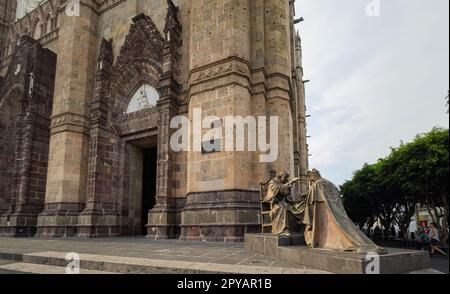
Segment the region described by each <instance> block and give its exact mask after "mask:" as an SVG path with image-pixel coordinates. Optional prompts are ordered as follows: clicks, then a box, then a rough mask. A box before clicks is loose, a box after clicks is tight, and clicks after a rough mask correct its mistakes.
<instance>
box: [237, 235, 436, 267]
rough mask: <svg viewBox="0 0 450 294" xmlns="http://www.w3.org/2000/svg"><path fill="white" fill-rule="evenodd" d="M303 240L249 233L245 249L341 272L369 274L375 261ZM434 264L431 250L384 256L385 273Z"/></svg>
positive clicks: (382, 263)
mask: <svg viewBox="0 0 450 294" xmlns="http://www.w3.org/2000/svg"><path fill="white" fill-rule="evenodd" d="M302 239H303V238H300V237H299V236H292V237H278V236H274V235H263V234H247V235H245V250H246V251H247V252H252V253H257V254H262V255H266V256H268V257H270V258H276V259H278V260H280V261H287V262H292V263H295V264H298V265H299V266H306V267H311V268H315V269H319V270H324V271H328V272H332V273H337V274H366V273H367V272H366V268H367V267H368V265H369V264H370V263H371V262H372V261H373V259H370V258H368V259H367V260H366V255H365V254H359V253H352V252H337V251H330V250H323V249H311V248H308V247H307V246H306V245H304V240H303V241H302ZM302 243H303V244H302ZM430 267H431V264H430V258H429V256H428V253H427V252H422V251H413V250H401V249H388V254H386V255H381V256H380V273H381V274H401V273H408V272H413V271H418V270H423V269H427V268H430Z"/></svg>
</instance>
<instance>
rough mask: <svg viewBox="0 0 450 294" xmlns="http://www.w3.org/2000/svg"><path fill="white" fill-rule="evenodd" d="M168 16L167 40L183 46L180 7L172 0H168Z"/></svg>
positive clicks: (165, 28)
mask: <svg viewBox="0 0 450 294" xmlns="http://www.w3.org/2000/svg"><path fill="white" fill-rule="evenodd" d="M167 5H168V9H167V16H166V26H165V27H164V33H165V35H166V42H168V43H170V44H176V46H175V47H179V46H181V31H182V27H181V23H180V21H179V20H178V12H179V8H178V7H177V6H175V4H174V3H173V1H172V0H167Z"/></svg>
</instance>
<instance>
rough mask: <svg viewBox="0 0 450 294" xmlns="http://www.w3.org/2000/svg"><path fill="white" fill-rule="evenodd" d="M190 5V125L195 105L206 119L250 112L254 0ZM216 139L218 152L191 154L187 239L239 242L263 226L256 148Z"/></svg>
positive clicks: (184, 223) (219, 0)
mask: <svg viewBox="0 0 450 294" xmlns="http://www.w3.org/2000/svg"><path fill="white" fill-rule="evenodd" d="M191 5H192V6H191V36H190V38H191V39H190V53H191V56H190V71H191V75H190V76H191V78H190V81H189V93H190V97H189V119H190V121H191V125H192V122H193V120H194V114H195V111H196V109H201V111H202V113H201V116H202V117H201V118H202V119H203V118H205V117H206V116H211V115H213V116H217V117H218V118H219V119H223V118H224V117H225V116H233V117H234V116H242V117H244V118H245V117H247V116H249V115H252V96H251V84H250V77H251V72H252V70H251V64H250V61H251V56H250V54H251V53H250V52H251V50H250V47H251V46H250V8H251V7H250V1H248V0H217V1H200V0H194V1H192V2H191ZM223 122H224V121H222V123H223ZM216 123H217V122H216ZM193 132H195V131H193ZM205 133H206V131H203V132H202V135H204V134H205ZM233 137H234V136H233ZM191 139H192V140H191V142H192V144H194V145H200V144H201V143H202V142H198V141H199V139H201V138H198V137H197V136H193V135H192V136H191ZM216 143H219V145H220V150H219V151H217V152H199V150H193V151H191V152H189V154H188V173H187V174H188V195H187V201H186V207H185V208H184V209H183V213H182V234H181V239H183V240H202V241H222V242H223V241H225V242H239V241H242V240H243V237H244V234H245V233H247V232H255V231H257V230H258V229H259V228H260V226H259V216H258V212H259V201H258V199H259V192H258V189H259V186H258V179H256V178H255V177H254V172H253V170H254V168H253V158H252V153H251V152H247V151H244V152H226V151H225V142H224V140H222V141H220V142H216Z"/></svg>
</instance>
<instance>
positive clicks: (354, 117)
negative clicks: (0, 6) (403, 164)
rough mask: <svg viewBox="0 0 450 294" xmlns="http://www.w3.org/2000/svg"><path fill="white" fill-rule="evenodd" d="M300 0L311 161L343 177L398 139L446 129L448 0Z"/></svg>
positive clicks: (332, 175)
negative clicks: (370, 7)
mask: <svg viewBox="0 0 450 294" xmlns="http://www.w3.org/2000/svg"><path fill="white" fill-rule="evenodd" d="M380 1H381V11H380V12H381V14H380V16H379V17H368V16H367V15H366V14H365V6H366V5H367V3H369V2H371V1H369V0H340V1H335V0H302V1H299V0H297V4H296V5H297V16H303V17H305V19H306V21H305V22H304V23H302V24H300V25H299V28H300V31H301V36H302V40H303V49H304V50H303V51H304V53H303V58H304V67H305V74H306V78H307V79H311V83H310V84H308V86H307V100H308V101H307V104H308V108H309V112H310V114H312V118H311V119H310V120H309V123H308V127H309V134H310V135H311V136H312V139H310V142H309V143H310V148H311V153H312V154H313V156H312V158H311V165H312V166H314V167H318V168H320V169H322V170H323V173H324V174H325V175H326V176H327V177H328V178H330V179H331V180H333V181H335V182H337V183H339V184H340V183H342V182H343V181H344V180H345V179H348V178H350V177H351V174H352V172H353V171H354V170H356V169H358V168H360V167H361V166H362V164H364V163H365V162H375V161H376V160H377V159H378V158H380V157H383V156H385V155H387V154H388V153H389V147H390V146H394V145H398V143H399V141H400V140H411V139H412V138H414V136H415V135H416V134H417V133H421V132H426V131H429V130H430V129H431V128H432V127H434V126H436V125H440V126H445V127H448V116H447V115H446V113H445V107H444V106H445V102H444V96H445V95H446V91H447V90H448V88H449V86H448V80H449V73H448V72H449V68H448V64H449V58H448V54H449V38H448V33H449V32H448V21H449V14H448V8H449V2H448V1H447V0H434V1H424V0H389V1H388V0H380Z"/></svg>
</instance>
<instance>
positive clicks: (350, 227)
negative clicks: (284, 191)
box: [304, 170, 386, 254]
mask: <svg viewBox="0 0 450 294" xmlns="http://www.w3.org/2000/svg"><path fill="white" fill-rule="evenodd" d="M308 179H309V181H310V189H309V193H308V198H307V201H306V210H305V217H304V223H305V224H306V226H307V228H306V231H305V239H306V243H307V245H308V246H309V247H311V248H321V249H329V250H336V251H350V252H357V253H370V252H372V253H378V254H385V253H386V250H384V249H383V248H381V247H378V246H377V245H376V244H375V243H373V242H372V240H370V239H369V238H368V237H367V236H366V235H365V234H364V233H363V232H361V231H360V230H359V229H358V227H357V226H356V225H355V224H354V223H353V222H352V221H351V220H350V218H349V217H348V215H347V213H346V212H345V209H344V204H343V202H342V199H341V195H340V192H339V189H338V188H337V187H336V186H335V185H334V184H333V183H331V182H330V181H328V180H326V179H324V178H322V176H321V175H320V172H319V171H318V170H313V171H312V172H309V173H308Z"/></svg>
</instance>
